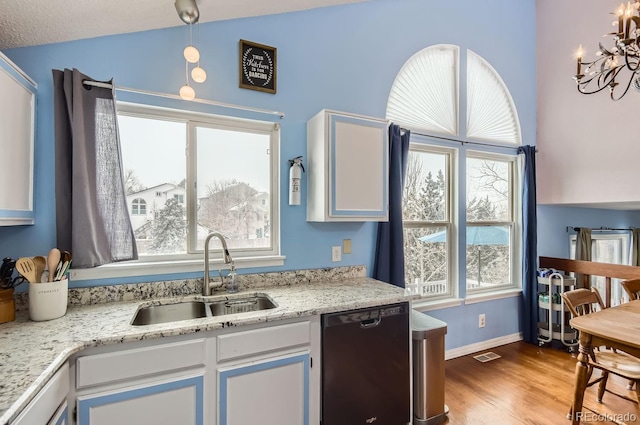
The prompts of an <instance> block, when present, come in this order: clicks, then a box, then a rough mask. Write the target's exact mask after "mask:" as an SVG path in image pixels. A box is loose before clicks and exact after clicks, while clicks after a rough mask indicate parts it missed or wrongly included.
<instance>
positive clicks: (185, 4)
mask: <svg viewBox="0 0 640 425" xmlns="http://www.w3.org/2000/svg"><path fill="white" fill-rule="evenodd" d="M174 5H175V7H176V11H177V12H178V16H179V17H180V19H181V20H182V21H183V22H184V23H185V24H187V25H189V45H188V46H187V47H185V49H184V51H183V52H182V53H183V55H184V59H185V61H186V62H185V77H186V84H185V85H183V86H182V87H181V88H180V97H181V98H183V99H184V100H193V99H194V98H195V96H196V92H195V90H194V89H193V87H191V85H189V64H190V63H192V64H197V65H196V66H195V67H194V68H193V70H192V71H191V78H192V79H193V81H194V82H196V83H202V82H204V81H205V80H206V79H207V73H206V72H205V70H204V69H202V67H201V66H200V52H199V51H198V49H197V48H196V47H195V46H194V45H193V29H192V26H193V24H195V23H197V22H198V20H199V19H200V11H199V10H198V5H197V4H196V1H195V0H175V3H174ZM198 40H200V26H198Z"/></svg>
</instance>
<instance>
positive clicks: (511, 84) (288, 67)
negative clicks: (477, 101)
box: [0, 0, 580, 348]
mask: <svg viewBox="0 0 640 425" xmlns="http://www.w3.org/2000/svg"><path fill="white" fill-rule="evenodd" d="M166 7H171V5H169V6H166ZM176 25H179V21H178V19H177V17H176ZM241 38H242V39H247V40H251V41H255V42H258V43H262V44H267V45H270V46H275V47H277V48H278V93H277V94H276V95H271V94H266V93H261V92H256V91H251V90H243V89H239V88H238V81H237V79H238V40H239V39H241ZM186 40H187V27H186V26H185V25H182V26H179V27H175V28H169V29H163V30H156V31H146V32H140V33H134V34H126V35H118V36H109V37H100V38H95V39H87V40H80V41H75V42H68V43H59V44H52V45H45V46H37V47H29V48H20V49H13V50H9V51H7V52H5V54H7V56H9V57H10V58H11V59H12V60H13V61H15V62H16V63H17V64H18V66H20V67H21V68H23V69H24V70H25V71H26V72H27V73H28V74H29V75H30V76H31V77H32V78H33V79H34V80H36V82H37V83H38V85H39V92H38V96H39V97H38V120H37V140H36V165H35V167H36V176H35V185H36V186H35V187H36V191H35V194H36V195H35V196H36V199H35V203H36V204H35V205H36V214H37V215H36V225H34V226H30V227H16V228H2V229H0V254H2V255H3V256H5V255H9V256H12V257H18V256H32V255H37V254H43V253H46V252H47V251H48V250H49V249H50V248H51V247H52V246H54V245H55V224H54V215H55V209H54V195H53V191H54V181H53V168H54V164H53V152H54V141H53V110H52V103H53V98H52V78H51V69H52V68H57V69H63V68H74V67H75V68H78V69H79V70H80V71H82V72H83V73H85V74H88V75H90V76H91V77H93V78H95V79H99V80H108V79H110V78H114V81H115V83H116V85H119V86H124V87H134V88H139V89H144V90H152V91H160V92H169V93H177V91H178V89H179V87H180V86H181V85H182V84H183V83H184V60H183V58H182V49H183V48H184V46H185V45H186ZM438 43H446V44H455V45H459V46H460V47H461V51H464V50H466V49H471V50H473V51H474V52H476V53H477V54H479V55H480V56H482V57H483V58H485V59H486V60H487V61H488V62H489V63H490V64H491V65H492V66H493V67H494V68H495V70H496V71H497V72H498V73H499V74H500V75H501V77H502V79H503V80H504V82H505V84H506V85H507V87H508V88H509V90H510V92H511V95H512V97H513V100H514V102H515V106H516V108H517V110H518V114H519V119H520V123H521V128H522V134H523V140H524V143H525V144H535V134H536V133H535V125H536V115H535V114H536V87H535V81H536V76H535V70H536V64H535V1H534V0H526V1H525V0H522V1H517V2H514V1H512V0H485V1H482V2H478V1H475V0H460V1H456V2H451V1H448V0H430V1H424V0H372V1H368V2H364V3H359V4H351V5H344V6H338V7H329V8H322V9H315V10H311V11H302V12H295V13H288V14H281V15H273V16H264V17H257V18H247V19H239V20H229V21H223V22H214V23H208V24H201V25H200V42H199V45H198V47H199V49H200V52H201V56H202V59H201V63H202V66H203V67H204V68H205V69H206V70H207V73H208V76H209V78H208V80H207V82H206V83H204V84H203V85H200V86H198V87H196V90H197V96H198V97H202V98H206V99H214V100H218V101H221V102H228V103H235V104H241V105H247V106H253V107H258V108H265V109H272V110H278V111H283V112H285V113H286V117H285V118H284V119H283V120H281V121H280V123H281V124H282V138H281V158H282V165H281V170H280V171H281V187H282V188H286V187H287V173H288V166H287V164H286V159H287V158H292V157H294V156H298V155H305V154H306V121H307V120H308V119H309V118H310V117H312V116H313V115H314V114H315V113H317V112H318V111H319V110H320V109H323V108H330V109H336V110H342V111H346V112H354V113H359V114H363V115H370V116H375V117H384V115H385V109H386V102H387V96H388V94H389V90H390V88H391V85H392V83H393V80H394V78H395V76H396V74H397V73H398V71H399V70H400V68H401V67H402V65H403V64H404V63H405V61H406V60H407V59H409V57H411V56H412V55H413V54H414V53H416V52H418V51H419V50H421V49H423V48H425V47H427V46H429V45H433V44H438ZM461 83H462V84H464V82H461ZM118 98H119V99H121V100H128V101H140V102H148V101H149V99H148V98H144V97H139V96H138V97H136V96H133V95H130V94H126V93H118ZM153 101H154V102H155V101H156V100H155V99H153ZM172 102H173V101H163V102H162V103H161V104H162V105H166V106H174V107H176V106H177V107H180V106H186V107H193V108H197V109H198V110H206V111H209V112H212V113H219V114H229V115H232V114H234V115H235V113H234V112H233V111H230V110H225V109H216V108H209V109H203V108H202V107H200V106H194V105H191V104H187V103H182V102H179V101H175V102H173V103H172ZM464 107H465V100H464V99H463V100H462V103H461V108H464ZM240 116H247V117H251V118H257V119H269V118H265V116H261V115H251V114H241V115H240ZM273 120H275V121H279V120H278V119H277V118H273ZM305 178H306V176H303V190H306V181H305V180H304V179H305ZM284 194H286V191H285V192H284ZM284 194H283V196H282V199H281V203H280V207H281V208H280V211H281V223H282V226H281V228H282V230H281V235H282V253H283V255H285V256H286V257H287V258H286V262H285V265H284V266H283V267H281V268H272V269H269V270H271V271H275V270H293V269H306V268H319V267H333V266H336V265H359V264H364V265H366V266H367V268H368V270H369V271H370V270H371V269H372V259H373V252H374V242H375V236H376V235H375V228H376V227H375V225H374V224H372V223H364V224H363V223H356V224H354V223H337V224H329V223H307V222H306V219H305V216H306V212H305V206H304V202H303V205H302V206H299V207H294V206H289V205H288V203H287V197H286V196H284ZM303 199H304V195H303ZM573 224H575V225H577V224H580V223H573ZM344 238H350V239H352V246H353V253H352V254H350V255H343V257H342V258H343V260H342V262H340V263H333V262H331V255H330V252H331V246H332V245H338V244H340V243H341V241H342V239H344ZM257 271H259V270H249V272H257ZM171 277H172V278H176V277H178V276H176V275H174V276H171ZM180 277H192V276H187V275H182V276H180ZM158 278H161V277H159V276H154V277H153V278H147V279H146V280H156V279H158ZM162 278H164V276H163V277H162ZM101 283H103V284H104V283H106V282H98V281H96V282H95V284H101ZM109 283H112V282H109ZM463 286H464V285H463ZM518 302H519V298H517V297H516V298H510V299H507V300H498V301H493V302H488V303H482V304H474V305H472V306H462V307H457V308H453V309H448V310H442V311H440V312H438V314H439V315H440V316H441V317H443V318H444V319H445V320H447V321H448V322H450V324H449V326H450V331H449V341H450V342H448V343H447V346H448V348H451V347H455V346H460V345H465V344H468V343H471V342H476V341H477V340H483V339H487V338H493V337H498V336H502V335H509V334H512V333H515V332H517V331H518V323H517V319H516V318H517V317H518V314H517V311H518ZM480 309H481V310H482V312H484V313H486V314H487V328H485V329H484V330H483V333H478V332H475V331H474V334H473V336H470V335H469V334H468V332H465V329H468V326H470V327H471V329H473V330H477V311H478V310H480ZM434 315H436V314H434ZM506 318H508V320H507V319H506ZM467 319H468V320H467ZM467 322H469V323H467Z"/></svg>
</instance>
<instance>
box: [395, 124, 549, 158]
mask: <svg viewBox="0 0 640 425" xmlns="http://www.w3.org/2000/svg"><path fill="white" fill-rule="evenodd" d="M400 130H404V131H407V130H409V131H410V132H411V134H416V135H418V136H424V137H431V138H434V139H440V140H446V141H448V142H456V143H460V144H461V145H463V146H464V145H479V146H490V147H492V148H502V149H518V148H519V147H520V146H505V145H495V144H492V143H483V142H469V141H466V140H458V139H452V138H450V137H446V136H436V135H434V134H426V133H420V132H418V131H414V130H411V129H410V128H408V129H407V128H404V127H400ZM536 152H538V148H536Z"/></svg>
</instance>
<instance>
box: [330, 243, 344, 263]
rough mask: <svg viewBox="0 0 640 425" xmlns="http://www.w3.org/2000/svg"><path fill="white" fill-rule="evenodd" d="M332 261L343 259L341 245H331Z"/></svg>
mask: <svg viewBox="0 0 640 425" xmlns="http://www.w3.org/2000/svg"><path fill="white" fill-rule="evenodd" d="M331 261H342V249H341V248H340V245H338V246H332V247H331Z"/></svg>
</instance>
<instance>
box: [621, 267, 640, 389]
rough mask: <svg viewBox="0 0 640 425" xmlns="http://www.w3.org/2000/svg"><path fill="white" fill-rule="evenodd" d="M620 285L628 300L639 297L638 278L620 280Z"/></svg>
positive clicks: (630, 386)
mask: <svg viewBox="0 0 640 425" xmlns="http://www.w3.org/2000/svg"><path fill="white" fill-rule="evenodd" d="M620 285H621V286H622V289H624V292H626V293H627V296H628V297H629V301H633V300H637V299H640V279H630V280H625V281H624V282H621V283H620ZM633 385H634V383H633V382H631V381H629V384H628V385H627V389H629V390H630V389H631V388H633Z"/></svg>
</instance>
